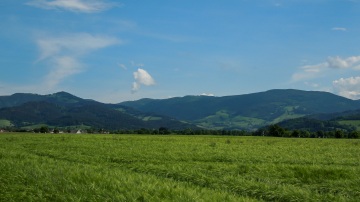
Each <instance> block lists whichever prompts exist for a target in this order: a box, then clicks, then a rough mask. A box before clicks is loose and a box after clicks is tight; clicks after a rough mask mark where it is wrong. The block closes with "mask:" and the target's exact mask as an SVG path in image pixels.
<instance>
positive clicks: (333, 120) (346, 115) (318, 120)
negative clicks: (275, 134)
mask: <svg viewBox="0 0 360 202" xmlns="http://www.w3.org/2000/svg"><path fill="white" fill-rule="evenodd" d="M278 125H280V126H281V127H283V128H286V129H288V130H295V129H296V130H307V131H310V132H316V131H333V130H336V129H341V130H347V131H352V130H360V110H351V111H345V112H336V113H329V114H312V115H308V116H304V117H301V118H296V119H289V120H285V121H282V122H280V123H278Z"/></svg>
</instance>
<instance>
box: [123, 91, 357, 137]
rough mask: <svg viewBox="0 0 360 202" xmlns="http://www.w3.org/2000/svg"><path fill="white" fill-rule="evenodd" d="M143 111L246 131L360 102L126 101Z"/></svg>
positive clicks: (324, 98) (293, 96) (321, 95)
mask: <svg viewBox="0 0 360 202" xmlns="http://www.w3.org/2000/svg"><path fill="white" fill-rule="evenodd" d="M121 105H125V106H128V107H133V108H135V109H137V110H139V111H143V112H156V113H158V114H162V115H167V116H170V117H174V118H176V119H179V120H185V121H188V122H191V123H194V124H196V125H198V126H200V127H204V128H211V129H224V128H225V129H245V130H254V129H257V128H259V127H262V126H265V125H269V124H275V123H279V122H282V121H285V120H288V119H295V118H299V117H304V116H308V115H315V114H325V116H326V114H330V113H336V112H343V111H350V110H356V109H360V101H358V100H351V99H347V98H344V97H341V96H337V95H334V94H331V93H328V92H320V91H301V90H293V89H287V90H269V91H266V92H259V93H252V94H245V95H234V96H224V97H211V96H185V97H176V98H169V99H161V100H159V99H141V100H138V101H131V102H123V103H121Z"/></svg>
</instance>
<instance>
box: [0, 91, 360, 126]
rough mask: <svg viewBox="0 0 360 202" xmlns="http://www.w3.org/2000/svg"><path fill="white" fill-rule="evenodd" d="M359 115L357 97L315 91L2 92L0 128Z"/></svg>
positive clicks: (288, 121) (286, 122)
mask: <svg viewBox="0 0 360 202" xmlns="http://www.w3.org/2000/svg"><path fill="white" fill-rule="evenodd" d="M356 110H357V111H356ZM357 120H360V102H359V101H357V100H350V99H347V98H344V97H340V96H337V95H334V94H331V93H327V92H317V91H301V90H270V91H266V92H260V93H252V94H246V95H235V96H224V97H210V96H185V97H176V98H169V99H162V100H160V99H141V100H138V101H131V102H123V103H120V104H104V103H100V102H97V101H94V100H88V99H82V98H79V97H76V96H74V95H71V94H69V93H66V92H59V93H54V94H51V95H36V94H20V93H18V94H14V95H11V96H0V127H3V126H10V125H14V126H16V127H34V126H37V125H39V124H46V125H48V126H53V127H68V126H74V127H76V126H82V127H93V128H104V129H109V130H117V129H140V128H148V129H155V128H160V127H166V128H169V129H185V128H197V127H200V128H204V129H221V130H222V129H228V130H231V129H237V130H239V129H240V130H241V129H243V130H255V129H258V128H261V127H263V126H266V125H270V124H275V123H279V124H281V126H283V127H288V128H289V129H297V128H305V129H306V128H307V129H309V130H310V129H311V130H315V129H316V128H321V127H323V128H326V130H327V129H331V128H342V127H343V128H344V127H345V128H346V127H353V128H354V127H355V128H359V129H360V123H359V125H357V124H358V123H357ZM314 128H315V129H314ZM324 130H325V129H324Z"/></svg>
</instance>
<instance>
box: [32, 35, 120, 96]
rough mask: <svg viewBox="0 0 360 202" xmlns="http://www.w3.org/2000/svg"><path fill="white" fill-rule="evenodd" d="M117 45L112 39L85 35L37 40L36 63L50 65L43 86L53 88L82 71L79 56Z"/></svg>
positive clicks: (117, 42) (117, 41) (115, 40)
mask: <svg viewBox="0 0 360 202" xmlns="http://www.w3.org/2000/svg"><path fill="white" fill-rule="evenodd" d="M119 43H120V41H119V40H118V39H116V38H113V37H103V36H93V35H90V34H87V33H80V34H70V35H66V36H61V37H42V38H40V39H38V40H37V44H38V46H39V49H40V57H39V59H38V60H37V61H38V62H40V61H46V62H49V64H51V65H52V66H51V67H52V69H51V70H50V72H49V73H48V74H47V76H46V77H45V80H44V85H45V86H47V88H48V89H51V88H54V87H56V85H58V84H59V83H60V82H61V81H62V80H64V79H66V78H67V77H69V76H71V75H74V74H77V73H80V72H81V71H83V67H84V65H83V64H82V63H81V61H80V56H84V55H86V54H87V53H89V52H91V51H95V50H98V49H101V48H105V47H108V46H111V45H115V44H119Z"/></svg>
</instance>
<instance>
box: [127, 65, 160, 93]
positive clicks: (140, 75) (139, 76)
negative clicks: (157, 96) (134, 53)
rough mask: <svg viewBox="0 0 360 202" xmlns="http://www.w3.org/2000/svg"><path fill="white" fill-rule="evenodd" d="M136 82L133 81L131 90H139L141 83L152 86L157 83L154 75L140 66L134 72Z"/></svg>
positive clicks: (133, 91)
mask: <svg viewBox="0 0 360 202" xmlns="http://www.w3.org/2000/svg"><path fill="white" fill-rule="evenodd" d="M133 75H134V79H135V82H133V85H132V89H131V92H132V93H135V92H137V91H138V90H139V89H140V87H141V85H145V86H151V85H155V80H154V79H153V78H152V76H151V75H150V74H149V73H148V72H147V71H146V70H144V69H141V68H139V69H138V70H137V71H136V72H134V73H133Z"/></svg>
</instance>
